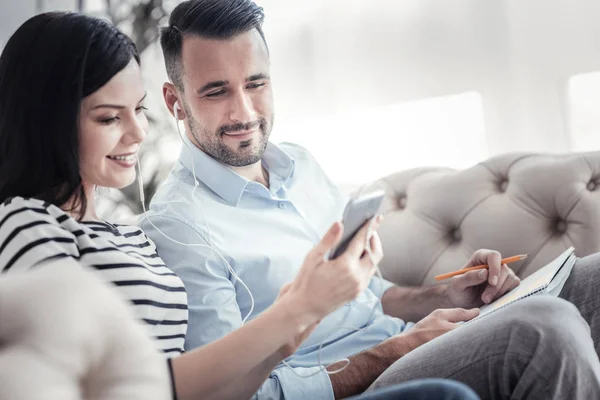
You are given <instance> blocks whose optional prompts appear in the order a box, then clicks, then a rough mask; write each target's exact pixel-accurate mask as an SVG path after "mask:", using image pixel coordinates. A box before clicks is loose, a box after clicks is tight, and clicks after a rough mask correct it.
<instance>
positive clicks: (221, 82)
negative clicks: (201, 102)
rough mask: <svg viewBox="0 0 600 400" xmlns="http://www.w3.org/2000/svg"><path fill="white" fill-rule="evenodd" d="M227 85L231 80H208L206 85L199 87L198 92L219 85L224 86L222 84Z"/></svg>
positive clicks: (200, 92)
mask: <svg viewBox="0 0 600 400" xmlns="http://www.w3.org/2000/svg"><path fill="white" fill-rule="evenodd" d="M226 85H229V81H213V82H208V83H207V84H206V85H204V86H202V87H201V88H200V89H198V94H202V93H204V92H206V91H208V90H210V89H214V88H218V87H222V86H226Z"/></svg>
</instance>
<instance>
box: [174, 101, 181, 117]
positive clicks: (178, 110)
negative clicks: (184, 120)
mask: <svg viewBox="0 0 600 400" xmlns="http://www.w3.org/2000/svg"><path fill="white" fill-rule="evenodd" d="M180 111H181V108H179V102H178V101H176V102H175V105H173V114H175V119H176V120H177V121H179V112H180Z"/></svg>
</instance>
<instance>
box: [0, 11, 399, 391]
mask: <svg viewBox="0 0 600 400" xmlns="http://www.w3.org/2000/svg"><path fill="white" fill-rule="evenodd" d="M139 64H140V60H139V55H138V53H137V50H136V48H135V45H134V44H133V42H132V41H131V40H130V39H129V38H128V37H127V36H126V35H124V34H123V33H121V32H120V31H119V30H117V29H116V28H115V27H113V26H111V25H110V24H108V23H106V22H104V21H101V20H99V19H95V18H90V17H86V16H83V15H79V14H68V13H46V14H41V15H38V16H36V17H33V18H31V19H30V20H28V21H27V22H25V23H24V24H23V25H22V26H21V27H20V28H19V29H18V30H17V31H16V32H15V34H14V35H13V36H12V37H11V38H10V40H9V41H8V43H7V44H6V47H5V49H4V51H3V52H2V56H1V57H0V201H1V202H3V204H2V205H1V206H0V271H2V272H4V273H10V272H11V271H22V270H28V269H31V268H35V267H36V266H39V265H41V264H46V263H49V262H56V261H57V260H61V259H65V258H67V259H74V260H76V261H77V262H78V263H79V264H81V265H86V266H90V267H92V268H93V269H95V270H96V272H97V273H98V275H99V276H100V277H101V278H102V279H104V280H106V281H107V282H110V283H112V284H113V285H115V286H116V287H117V289H118V291H119V293H120V294H121V295H122V297H123V298H125V299H126V300H128V301H129V302H130V303H131V304H132V305H133V311H134V314H135V315H136V317H137V318H138V319H140V320H143V321H144V322H145V323H146V324H145V326H146V327H147V328H148V331H149V333H150V335H151V336H152V337H153V338H154V339H156V343H157V345H158V347H159V348H160V349H161V350H162V351H163V352H164V353H165V354H166V355H167V356H168V357H172V358H168V359H169V365H170V366H171V368H172V374H173V380H174V384H173V387H174V392H176V395H177V396H178V397H179V398H182V399H183V398H202V399H205V398H236V399H237V398H248V397H250V396H252V394H253V393H254V392H255V391H256V390H257V389H258V388H259V386H260V384H261V383H262V382H263V381H264V379H265V378H266V377H267V376H268V374H269V372H270V371H271V370H272V369H273V368H274V367H275V366H276V365H277V364H278V363H279V362H280V361H281V360H282V359H284V358H285V357H287V356H289V355H291V354H292V353H294V351H295V350H296V349H297V347H298V346H299V344H300V343H301V342H302V341H303V340H304V338H306V337H307V336H308V335H309V334H310V332H312V329H313V328H314V327H315V325H316V324H317V323H318V321H319V320H320V319H322V318H323V317H324V316H326V315H327V314H328V313H330V312H331V311H333V310H335V309H336V308H338V307H340V306H341V305H343V304H344V303H346V302H348V301H350V300H352V299H353V298H354V297H356V296H357V295H358V294H359V293H360V292H361V291H362V290H364V289H365V288H366V286H367V285H368V282H369V279H370V278H371V276H372V275H373V272H374V266H373V265H372V263H371V260H370V259H369V257H368V256H367V255H365V254H364V253H365V245H366V244H367V243H369V244H370V247H371V248H372V252H373V258H374V261H375V262H378V261H379V260H380V259H381V257H382V251H381V245H380V242H379V239H378V237H377V235H376V234H374V235H373V236H372V237H371V238H370V239H369V240H367V230H366V228H363V229H362V230H361V231H360V232H359V234H358V235H357V236H356V238H355V239H354V240H353V242H352V244H351V246H350V247H349V250H348V251H347V256H346V257H341V258H339V259H336V260H333V261H325V260H324V254H325V253H326V252H327V251H329V250H330V249H331V248H332V247H333V246H334V245H335V244H336V243H337V241H339V238H340V235H341V229H342V227H341V226H340V224H335V225H333V226H332V227H331V229H330V230H329V232H328V233H327V234H326V235H325V236H324V238H323V240H322V241H321V242H320V243H319V244H318V245H317V246H316V247H315V248H314V249H313V250H312V251H311V252H310V253H309V254H308V255H307V257H306V259H305V262H304V265H303V266H302V268H301V270H300V272H299V274H298V276H297V278H296V279H295V280H294V281H293V282H292V283H291V284H290V285H288V286H287V287H286V288H285V289H284V290H282V292H281V294H280V297H279V298H278V300H277V301H276V303H275V304H274V305H273V306H272V307H271V308H269V309H268V310H267V311H265V312H264V313H262V314H261V315H260V316H258V317H256V318H255V319H253V320H252V321H251V322H249V323H248V324H246V325H245V326H244V327H243V328H241V329H239V330H238V331H236V332H233V333H232V334H230V335H228V336H227V337H224V338H222V339H221V340H219V341H216V342H214V343H212V344H210V345H207V346H205V347H203V348H200V349H197V350H195V351H192V352H189V353H186V354H182V353H183V343H184V338H185V332H186V326H187V297H186V292H185V288H184V286H183V284H182V282H181V281H180V280H179V278H178V277H177V276H176V275H175V274H174V273H173V272H172V271H170V270H169V269H168V268H167V266H166V265H164V263H163V262H162V261H161V259H160V257H159V256H158V254H157V253H156V249H155V247H154V245H153V244H152V242H150V241H149V240H148V238H147V237H146V236H145V235H144V233H143V232H142V231H141V230H140V229H139V228H137V227H133V226H125V225H117V224H111V223H108V222H105V221H102V220H101V219H100V218H98V217H97V215H96V212H95V201H94V192H95V190H96V188H97V187H99V186H104V187H112V188H122V187H124V186H127V185H129V184H131V183H132V182H133V181H134V179H135V168H134V167H135V165H136V153H137V152H138V150H139V147H140V145H141V143H142V142H143V140H144V138H145V135H146V133H145V132H146V130H147V128H148V126H147V120H146V117H145V115H144V110H145V108H144V99H145V97H146V94H145V91H144V88H143V85H142V79H141V74H140V65H139ZM378 224H379V220H378V221H376V222H375V228H377V225H378ZM48 267H49V268H51V266H48ZM40 268H43V266H42V267H40ZM174 356H177V357H174ZM210 360H220V362H218V363H215V362H211V361H210ZM388 398H389V397H388Z"/></svg>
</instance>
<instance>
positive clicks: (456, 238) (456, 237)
mask: <svg viewBox="0 0 600 400" xmlns="http://www.w3.org/2000/svg"><path fill="white" fill-rule="evenodd" d="M450 236H451V237H452V240H454V241H455V242H460V241H461V240H462V233H460V230H459V229H458V228H456V229H453V230H452V232H450Z"/></svg>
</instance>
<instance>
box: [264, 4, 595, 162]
mask: <svg viewBox="0 0 600 400" xmlns="http://www.w3.org/2000/svg"><path fill="white" fill-rule="evenodd" d="M263 3H264V5H265V7H266V9H267V11H269V10H270V7H272V10H271V14H270V15H267V22H266V29H267V32H268V34H269V37H268V39H269V41H270V44H271V50H272V54H273V63H274V67H275V71H274V75H276V76H277V78H278V82H277V85H278V86H277V88H278V93H277V97H278V101H279V103H278V111H279V113H280V114H281V115H282V117H281V118H279V119H280V120H281V119H282V118H288V117H290V118H300V117H303V116H304V117H305V116H306V115H307V114H312V113H316V114H323V113H325V114H326V113H332V112H340V111H347V110H356V109H360V108H365V107H366V108H371V107H376V106H380V105H385V104H391V103H397V102H403V101H411V100H416V99H422V98H427V97H433V96H444V95H449V94H455V93H461V92H466V91H473V90H474V91H477V92H479V93H480V94H481V96H482V99H483V107H484V115H485V129H486V135H487V143H488V146H489V153H490V154H496V153H501V152H505V151H513V150H536V151H565V150H566V149H568V148H569V144H570V138H569V132H567V130H566V129H565V128H566V125H567V124H566V122H565V120H566V115H565V112H566V109H567V107H566V105H565V97H564V96H565V92H566V85H567V80H568V78H569V77H570V76H572V75H574V74H578V73H582V72H588V71H595V70H600V23H599V22H598V21H600V3H599V2H598V1H596V0H578V1H568V0H486V1H481V0H445V1H440V0H370V1H365V0H328V1H327V0H321V1H309V3H310V4H311V7H308V8H309V9H310V11H309V12H304V13H302V12H300V11H299V10H294V9H292V8H291V7H297V8H302V5H301V4H300V5H298V3H299V2H294V4H295V5H294V6H292V3H291V2H290V3H288V5H287V6H284V5H283V2H282V1H281V0H269V1H267V0H265V1H264V2H263ZM273 14H276V15H277V14H278V16H276V17H274V15H273ZM279 81H285V84H283V85H281V83H280V82H279ZM282 86H284V88H282ZM284 90H285V91H286V93H282V92H284ZM575 134H576V133H575Z"/></svg>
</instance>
